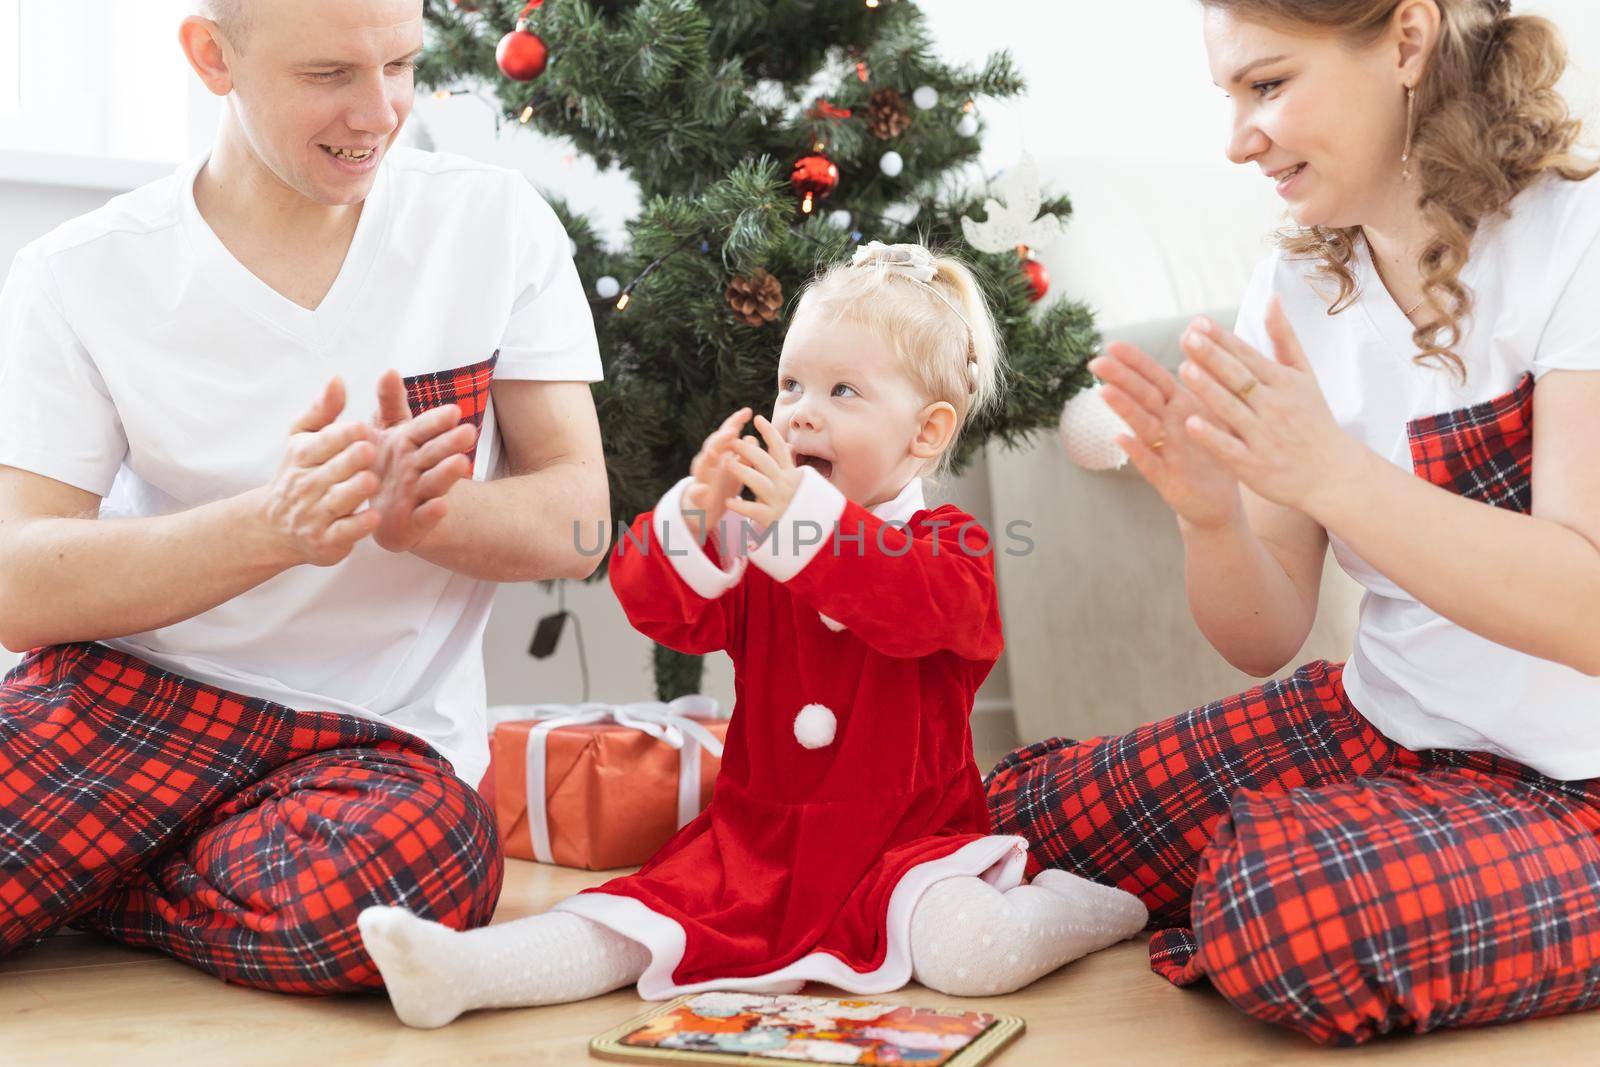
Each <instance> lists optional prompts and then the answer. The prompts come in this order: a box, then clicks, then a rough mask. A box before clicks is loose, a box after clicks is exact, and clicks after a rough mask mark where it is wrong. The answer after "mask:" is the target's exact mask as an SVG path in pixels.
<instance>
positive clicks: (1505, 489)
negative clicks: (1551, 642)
mask: <svg viewBox="0 0 1600 1067" xmlns="http://www.w3.org/2000/svg"><path fill="white" fill-rule="evenodd" d="M1597 237H1600V178H1591V179H1589V180H1587V181H1583V182H1567V181H1561V180H1558V179H1555V178H1546V179H1541V180H1540V181H1538V182H1537V183H1535V184H1534V185H1533V186H1530V187H1529V188H1528V189H1526V190H1524V191H1523V193H1522V194H1521V195H1520V196H1518V197H1517V198H1516V200H1514V201H1513V202H1512V204H1511V214H1510V217H1509V218H1505V219H1492V220H1486V221H1485V222H1484V223H1483V225H1482V227H1481V228H1480V230H1479V233H1478V234H1477V236H1476V238H1475V240H1474V243H1473V246H1472V250H1471V255H1470V257H1469V260H1468V263H1467V265H1466V268H1465V270H1464V271H1463V273H1462V281H1463V282H1465V283H1466V284H1467V285H1468V286H1469V287H1470V288H1471V290H1472V292H1473V296H1474V311H1473V316H1472V319H1471V320H1470V323H1469V324H1468V325H1467V326H1466V330H1465V335H1464V336H1463V337H1462V339H1461V342H1460V343H1459V344H1458V345H1456V346H1455V348H1454V351H1455V352H1456V354H1457V355H1459V356H1460V357H1461V358H1462V360H1463V361H1464V363H1465V365H1466V371H1467V377H1466V381H1465V383H1464V384H1463V383H1462V382H1461V380H1460V378H1459V377H1458V376H1453V375H1452V374H1451V372H1449V371H1447V370H1443V369H1438V368H1437V367H1435V366H1434V365H1432V364H1429V365H1426V366H1418V365H1417V364H1416V363H1414V362H1413V358H1412V357H1413V356H1415V355H1416V354H1417V351H1418V350H1417V348H1416V346H1415V345H1414V344H1413V343H1412V326H1411V323H1410V321H1409V320H1408V319H1407V318H1406V317H1405V315H1404V314H1403V313H1402V311H1401V309H1400V308H1399V307H1398V306H1397V305H1396V304H1395V302H1394V300H1393V298H1392V297H1390V295H1389V293H1388V290H1387V289H1385V288H1384V286H1383V283H1382V281H1381V280H1380V279H1379V278H1378V276H1377V274H1376V273H1375V271H1374V269H1373V266H1372V259H1371V255H1370V252H1369V250H1368V249H1367V248H1366V246H1365V242H1359V241H1358V242H1357V243H1358V245H1359V246H1360V247H1359V249H1358V253H1357V255H1358V262H1357V263H1356V264H1355V269H1356V277H1357V280H1358V282H1359V284H1360V295H1359V297H1358V298H1357V299H1356V300H1355V303H1354V304H1353V305H1352V306H1350V307H1349V308H1348V309H1346V310H1344V311H1341V312H1340V313H1339V314H1336V315H1331V316H1330V315H1329V314H1328V307H1329V295H1330V290H1329V288H1328V285H1329V283H1327V282H1325V281H1322V280H1314V279H1313V278H1312V273H1311V272H1312V268H1313V266H1314V264H1311V263H1308V262H1304V261H1293V260H1290V259H1287V258H1285V257H1284V256H1283V255H1282V254H1281V253H1280V254H1278V255H1275V256H1273V257H1271V258H1269V259H1268V260H1266V261H1265V262H1263V263H1262V264H1261V265H1260V266H1259V267H1258V268H1257V270H1256V272H1255V275H1254V278H1253V280H1252V281H1251V284H1250V287H1249V289H1248V290H1247V293H1246V296H1245V298H1244V301H1243V303H1242V305H1241V310H1240V314H1239V320H1238V325H1237V327H1236V332H1237V333H1238V334H1239V335H1240V337H1241V338H1243V339H1244V340H1245V341H1246V342H1248V343H1249V344H1251V345H1252V346H1253V347H1255V348H1256V349H1257V350H1259V351H1261V352H1263V353H1267V354H1270V353H1271V351H1272V349H1271V346H1270V343H1269V342H1268V340H1267V337H1266V328H1265V314H1266V306H1267V301H1268V298H1269V297H1270V296H1271V295H1272V294H1273V293H1276V294H1277V295H1278V296H1279V297H1280V298H1281V299H1282V300H1283V305H1284V310H1285V312H1286V313H1287V315H1288V318H1289V321H1290V323H1291V324H1292V325H1293V327H1294V329H1295V333H1296V334H1297V335H1298V337H1299V339H1300V342H1301V345H1302V346H1303V347H1304V349H1305V351H1306V355H1307V357H1308V358H1309V359H1310V361H1311V364H1312V367H1313V369H1314V371H1315V373H1316V377H1317V380H1318V382H1319V383H1320V385H1321V386H1322V391H1323V393H1324V394H1325V395H1326V396H1327V399H1328V404H1329V406H1330V407H1331V408H1332V410H1333V414H1334V417H1335V419H1337V420H1338V423H1339V425H1340V426H1341V427H1343V428H1344V430H1345V431H1346V432H1348V433H1350V434H1351V435H1353V436H1354V437H1356V438H1357V439H1358V440H1360V441H1362V442H1364V443H1365V444H1367V445H1368V446H1369V447H1370V448H1372V449H1373V450H1374V451H1376V452H1377V453H1378V454H1379V455H1381V456H1384V457H1386V458H1388V459H1389V460H1390V461H1391V462H1393V463H1395V464H1396V465H1398V466H1400V467H1402V468H1404V469H1406V470H1410V471H1414V472H1415V473H1417V474H1418V475H1419V476H1421V477H1424V478H1426V479H1428V480H1430V481H1432V482H1434V483H1435V484H1439V485H1445V486H1448V487H1450V488H1452V489H1453V490H1454V491H1455V492H1457V493H1460V494H1462V495H1464V496H1467V497H1469V498H1471V499H1475V500H1479V501H1482V502H1484V503H1488V504H1492V505H1494V506H1498V507H1506V508H1510V509H1513V510H1518V511H1523V512H1527V511H1528V510H1529V509H1530V508H1531V507H1532V488H1531V482H1530V480H1529V472H1530V470H1531V464H1532V452H1533V388H1534V385H1535V384H1536V383H1537V382H1538V380H1539V379H1541V378H1543V377H1544V375H1545V374H1547V373H1548V372H1550V371H1552V370H1576V371H1594V370H1600V243H1597ZM1413 536H1415V537H1417V538H1418V539H1419V540H1422V541H1428V540H1429V539H1430V538H1432V536H1433V533H1432V531H1429V530H1421V529H1419V530H1416V531H1414V534H1413ZM1330 541H1331V543H1332V547H1333V551H1334V554H1335V556H1336V557H1337V559H1338V560H1339V563H1340V565H1341V566H1343V568H1344V569H1345V571H1346V572H1347V573H1349V574H1350V576H1351V577H1353V578H1354V579H1355V580H1356V581H1358V582H1360V583H1361V584H1362V585H1363V586H1365V587H1366V590H1367V592H1366V596H1365V597H1364V598H1363V600H1362V603H1361V617H1360V621H1359V624H1358V627H1357V631H1356V637H1355V645H1354V648H1353V649H1352V652H1351V655H1350V659H1349V661H1348V663H1347V665H1346V667H1345V672H1344V684H1345V689H1346V692H1347V693H1348V695H1349V697H1350V700H1351V702H1352V703H1353V704H1354V705H1355V707H1356V709H1357V710H1359V711H1360V712H1361V714H1362V715H1363V716H1365V717H1366V718H1367V719H1368V720H1369V721H1370V722H1371V723H1372V724H1373V725H1374V726H1376V727H1377V728H1378V729H1379V730H1381V731H1382V732H1383V733H1384V734H1385V735H1387V736H1388V737H1390V738H1392V739H1393V740H1395V741H1398V742H1400V743H1401V744H1403V745H1405V746H1406V747H1408V748H1411V749H1414V750H1416V749H1426V748H1454V749H1469V750H1475V751H1484V750H1487V751H1490V752H1495V753H1499V754H1500V755H1503V756H1506V757H1508V758H1510V759H1513V760H1516V761H1518V762H1521V763H1523V764H1526V765H1528V766H1530V767H1533V768H1534V769H1536V770H1538V771H1541V772H1543V773H1545V774H1547V775H1550V776H1552V777H1554V778H1560V779H1583V778H1593V777H1600V678H1591V677H1589V676H1587V675H1585V674H1583V673H1582V672H1580V671H1577V670H1574V669H1572V668H1570V667H1565V666H1562V665H1561V664H1558V663H1554V662H1552V661H1550V660H1545V659H1539V658H1536V657H1534V656H1529V655H1526V654H1524V653H1521V652H1517V651H1514V650H1513V649H1510V648H1507V647H1505V646H1504V645H1499V644H1495V643H1494V642H1492V641H1489V640H1486V639H1485V638H1482V637H1479V636H1478V635H1476V634H1474V633H1471V632H1469V631H1467V630H1465V629H1463V628H1461V627H1460V626H1457V625H1456V624H1455V623H1453V622H1450V621H1449V620H1447V619H1445V618H1443V617H1441V616H1440V615H1439V614H1438V613H1436V612H1434V611H1433V610H1432V609H1430V608H1428V607H1426V606H1424V605H1423V604H1421V603H1419V602H1418V601H1417V600H1416V599H1415V598H1414V597H1412V596H1411V595H1410V594H1409V593H1407V592H1406V591H1405V590H1404V589H1402V588H1400V587H1399V586H1398V585H1396V584H1395V583H1394V582H1392V581H1390V580H1389V579H1388V578H1387V577H1385V576H1384V575H1382V574H1380V573H1378V571H1377V570H1375V569H1374V568H1373V567H1372V566H1370V565H1369V564H1368V563H1366V561H1364V560H1363V559H1361V557H1359V556H1357V555H1356V554H1355V553H1354V552H1353V551H1351V550H1350V548H1349V546H1348V545H1346V544H1345V543H1344V542H1343V541H1341V540H1340V539H1339V538H1338V537H1336V536H1330ZM1480 578H1481V580H1482V581H1483V582H1485V583H1493V582H1496V581H1498V580H1499V578H1498V576H1497V575H1495V574H1494V573H1492V572H1491V571H1488V570H1485V571H1483V572H1482V574H1481V575H1480Z"/></svg>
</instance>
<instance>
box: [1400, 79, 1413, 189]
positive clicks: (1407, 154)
mask: <svg viewBox="0 0 1600 1067" xmlns="http://www.w3.org/2000/svg"><path fill="white" fill-rule="evenodd" d="M1416 117H1417V90H1416V88H1415V87H1413V86H1410V85H1408V86H1406V146H1405V147H1404V148H1403V149H1401V150H1400V180H1401V181H1407V182H1408V181H1410V180H1411V135H1412V132H1413V131H1414V130H1415V129H1416Z"/></svg>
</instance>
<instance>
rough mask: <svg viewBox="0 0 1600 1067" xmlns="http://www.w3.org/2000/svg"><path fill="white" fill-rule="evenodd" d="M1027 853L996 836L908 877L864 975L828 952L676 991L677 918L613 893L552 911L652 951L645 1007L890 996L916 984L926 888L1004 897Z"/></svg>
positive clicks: (643, 988)
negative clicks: (721, 994) (688, 996)
mask: <svg viewBox="0 0 1600 1067" xmlns="http://www.w3.org/2000/svg"><path fill="white" fill-rule="evenodd" d="M1027 848H1028V845H1027V842H1026V841H1024V840H1023V839H1022V838H1020V837H1012V836H1002V835H991V836H989V837H982V838H979V839H978V840H976V841H971V842H968V843H967V844H965V845H963V846H962V847H961V848H959V849H957V850H956V851H955V852H952V853H951V854H950V855H948V856H945V857H943V858H941V859H936V860H929V861H928V862H926V863H919V864H917V865H916V866H915V867H912V868H911V869H910V870H908V871H906V873H905V874H904V875H902V876H901V878H900V881H899V882H898V883H897V884H896V885H895V887H894V890H893V891H892V892H891V893H890V894H889V914H888V919H887V924H886V925H887V930H886V934H887V936H888V939H889V948H888V951H887V952H886V953H885V954H884V958H883V964H882V965H881V966H880V967H878V969H877V970H875V971H868V972H865V973H863V972H861V971H856V970H853V969H851V967H850V966H849V965H848V964H846V963H845V962H844V961H843V960H841V959H839V958H838V957H837V956H834V955H832V954H830V953H827V952H812V953H810V954H809V955H805V956H802V957H800V958H799V959H797V960H795V961H794V962H793V963H791V964H789V965H788V966H787V967H784V968H781V969H779V970H776V971H772V972H770V973H768V974H760V975H755V976H753V977H749V978H715V979H711V980H710V981H705V982H695V983H693V984H692V985H677V984H675V983H674V982H673V978H672V976H673V972H675V971H676V970H677V969H678V964H679V963H681V962H682V961H683V953H684V948H685V946H686V945H687V944H688V936H687V935H686V934H685V933H684V929H683V927H682V926H680V925H679V924H678V922H677V921H676V920H675V919H670V918H668V917H667V916H665V915H661V914H659V913H658V912H654V911H651V910H650V909H649V908H648V907H646V906H645V905H644V904H642V903H640V902H639V901H638V900H636V899H634V898H633V897H626V896H620V895H617V894H614V893H580V894H578V895H577V896H572V897H568V898H567V899H566V900H563V901H561V902H560V903H559V904H557V905H556V906H555V908H554V909H552V910H555V911H566V912H571V913H572V914H574V915H581V916H583V917H584V918H586V919H588V920H590V921H591V922H596V923H599V924H600V925H601V926H604V927H606V928H607V929H610V930H613V931H615V932H616V933H619V934H621V935H622V936H623V937H627V938H631V939H632V940H634V941H637V942H639V943H640V944H642V945H643V946H644V947H645V948H647V949H648V950H649V951H650V963H649V964H648V965H647V966H646V967H645V969H644V974H642V975H640V976H639V984H638V988H639V996H640V997H642V998H643V999H645V1000H668V999H671V998H672V997H676V996H681V995H683V994H685V993H702V992H706V991H707V990H712V989H717V990H726V991H731V992H740V993H797V992H799V991H800V989H801V988H803V987H804V986H805V984H806V983H807V982H825V983H827V984H828V985H831V986H835V987H837V988H839V989H842V990H844V991H845V992H847V993H856V994H868V995H871V994H878V993H889V992H892V991H894V990H896V989H899V988H901V987H902V986H904V985H905V984H906V983H907V982H909V981H910V980H911V913H912V912H913V911H914V910H915V909H916V906H917V903H918V902H919V901H920V900H921V899H922V895H923V894H924V893H926V892H927V891H928V888H929V887H930V886H932V885H933V884H934V883H935V882H938V881H941V880H943V879H945V878H959V877H964V876H965V877H970V876H976V877H979V878H982V879H983V880H984V881H986V882H988V883H989V884H990V885H992V886H994V887H995V888H996V889H998V890H1000V891H1001V892H1005V891H1006V890H1008V889H1013V888H1015V887H1016V886H1018V885H1021V884H1022V871H1023V866H1024V864H1025V862H1026V857H1027Z"/></svg>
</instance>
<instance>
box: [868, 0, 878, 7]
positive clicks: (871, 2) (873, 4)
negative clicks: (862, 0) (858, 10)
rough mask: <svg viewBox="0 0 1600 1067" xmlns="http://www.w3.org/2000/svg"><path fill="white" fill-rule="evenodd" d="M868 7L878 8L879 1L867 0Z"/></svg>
mask: <svg viewBox="0 0 1600 1067" xmlns="http://www.w3.org/2000/svg"><path fill="white" fill-rule="evenodd" d="M867 6H868V7H877V6H878V0H867Z"/></svg>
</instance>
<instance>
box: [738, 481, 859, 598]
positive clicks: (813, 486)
mask: <svg viewBox="0 0 1600 1067" xmlns="http://www.w3.org/2000/svg"><path fill="white" fill-rule="evenodd" d="M848 504H849V501H848V500H846V499H845V496H844V494H843V493H841V492H839V490H838V489H837V488H835V487H834V485H833V483H832V482H830V481H828V479H826V478H824V477H823V476H822V475H820V474H818V473H817V472H816V469H815V468H813V467H801V468H800V488H799V489H797V490H795V494H794V498H793V499H792V500H790V501H789V506H788V507H787V508H785V509H784V511H783V514H782V515H780V516H778V521H777V522H774V523H773V524H772V525H771V526H769V527H767V529H766V530H764V531H762V533H763V534H764V535H765V536H763V537H762V539H761V540H760V542H759V543H757V544H756V545H754V546H752V547H750V550H749V552H748V556H749V559H750V562H752V563H754V564H755V565H756V566H757V567H760V568H761V569H762V570H764V571H766V572H767V574H768V575H770V576H771V577H772V578H773V580H774V581H779V582H787V581H788V580H789V579H791V578H793V577H794V576H795V575H797V574H799V573H800V572H801V571H803V570H805V569H806V565H807V564H809V563H810V562H811V561H812V560H813V559H815V558H816V557H817V553H819V552H821V551H822V549H823V547H824V546H825V545H828V544H830V543H832V542H833V539H834V534H836V533H837V532H838V527H839V518H840V516H842V515H843V514H844V509H845V507H846V506H847V505H848ZM801 523H806V524H807V525H809V526H815V527H816V528H817V529H816V534H817V539H816V540H815V541H808V542H806V543H805V544H801V543H800V538H799V536H798V533H799V530H798V527H799V526H800V524H801ZM809 532H810V531H808V533H809ZM786 540H787V544H785V541H786Z"/></svg>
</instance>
